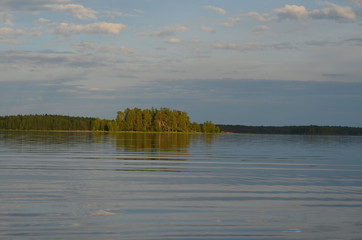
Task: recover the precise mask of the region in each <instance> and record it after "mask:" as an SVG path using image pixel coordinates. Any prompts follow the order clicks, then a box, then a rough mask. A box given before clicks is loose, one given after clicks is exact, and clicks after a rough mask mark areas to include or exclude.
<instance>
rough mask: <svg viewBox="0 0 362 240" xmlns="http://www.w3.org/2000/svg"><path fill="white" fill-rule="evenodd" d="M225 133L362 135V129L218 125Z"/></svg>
mask: <svg viewBox="0 0 362 240" xmlns="http://www.w3.org/2000/svg"><path fill="white" fill-rule="evenodd" d="M218 127H219V128H220V129H221V131H223V132H233V133H252V134H295V135H356V136H357V135H362V128H358V127H341V126H315V125H309V126H285V127H271V126H269V127H268V126H244V125H218Z"/></svg>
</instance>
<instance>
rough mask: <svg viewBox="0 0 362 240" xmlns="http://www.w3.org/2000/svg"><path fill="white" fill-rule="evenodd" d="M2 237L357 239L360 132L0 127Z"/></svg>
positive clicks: (361, 201) (361, 224) (361, 208)
mask: <svg viewBox="0 0 362 240" xmlns="http://www.w3.org/2000/svg"><path fill="white" fill-rule="evenodd" d="M0 239H16V240H20V239H21V240H23V239H34V240H35V239H36V240H39V239H87V240H92V239H102V240H104V239H362V137H349V136H278V135H274V136H273V135H206V136H203V135H184V134H93V133H42V132H32V133H30V132H0Z"/></svg>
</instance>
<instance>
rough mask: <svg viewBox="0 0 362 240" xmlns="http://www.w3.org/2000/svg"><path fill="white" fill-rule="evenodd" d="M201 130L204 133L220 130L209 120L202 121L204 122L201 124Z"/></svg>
mask: <svg viewBox="0 0 362 240" xmlns="http://www.w3.org/2000/svg"><path fill="white" fill-rule="evenodd" d="M202 130H203V132H204V133H219V132H220V128H219V127H218V126H216V125H215V124H213V123H212V122H210V121H206V122H204V124H202Z"/></svg>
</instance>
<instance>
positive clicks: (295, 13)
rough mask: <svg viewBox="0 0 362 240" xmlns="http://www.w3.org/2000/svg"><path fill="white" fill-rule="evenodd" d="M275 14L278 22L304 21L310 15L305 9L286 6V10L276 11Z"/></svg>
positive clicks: (279, 9)
mask: <svg viewBox="0 0 362 240" xmlns="http://www.w3.org/2000/svg"><path fill="white" fill-rule="evenodd" d="M273 12H274V13H276V14H277V16H278V20H285V19H291V20H302V19H306V18H308V15H309V14H308V11H307V9H306V8H305V7H303V6H297V5H285V7H284V8H278V9H274V11H273Z"/></svg>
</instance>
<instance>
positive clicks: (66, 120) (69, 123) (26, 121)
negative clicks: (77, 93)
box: [0, 114, 94, 130]
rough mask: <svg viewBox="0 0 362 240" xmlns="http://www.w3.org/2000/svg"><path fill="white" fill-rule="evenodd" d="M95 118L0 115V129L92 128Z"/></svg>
mask: <svg viewBox="0 0 362 240" xmlns="http://www.w3.org/2000/svg"><path fill="white" fill-rule="evenodd" d="M93 121H94V118H85V117H70V116H62V115H47V114H46V115H17V116H4V117H0V129H8V130H91V129H92V127H93Z"/></svg>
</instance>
